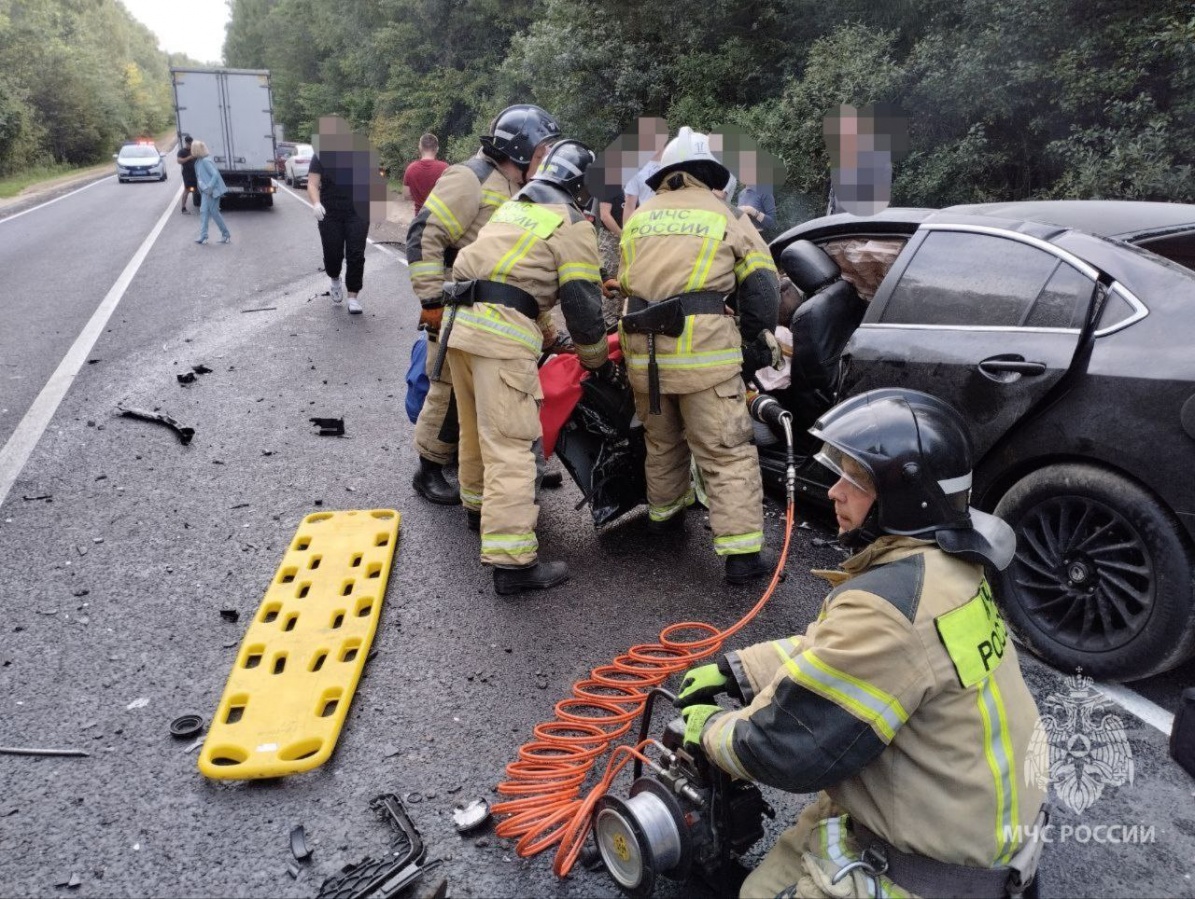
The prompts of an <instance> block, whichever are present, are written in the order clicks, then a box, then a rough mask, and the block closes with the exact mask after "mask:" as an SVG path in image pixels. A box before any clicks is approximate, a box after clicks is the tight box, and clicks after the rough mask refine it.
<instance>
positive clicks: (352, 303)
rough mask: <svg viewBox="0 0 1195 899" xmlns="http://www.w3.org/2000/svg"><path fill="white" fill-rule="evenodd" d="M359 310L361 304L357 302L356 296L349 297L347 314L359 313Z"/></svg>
mask: <svg viewBox="0 0 1195 899" xmlns="http://www.w3.org/2000/svg"><path fill="white" fill-rule="evenodd" d="M361 312H362V309H361V304H360V303H358V302H357V298H356V297H349V315H360V314H361Z"/></svg>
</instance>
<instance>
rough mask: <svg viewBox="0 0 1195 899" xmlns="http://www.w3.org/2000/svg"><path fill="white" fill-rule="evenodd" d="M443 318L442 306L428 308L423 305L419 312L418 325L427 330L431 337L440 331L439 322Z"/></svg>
mask: <svg viewBox="0 0 1195 899" xmlns="http://www.w3.org/2000/svg"><path fill="white" fill-rule="evenodd" d="M443 318H444V307H443V306H436V307H434V308H428V307H427V306H424V307H423V309H422V310H421V311H420V312H419V327H420V328H421V329H422V330H424V331H428V332H429V333H430V334H431V335H432V336H433V337H434V336H435V335H436V334H438V333H439V331H440V322H441V320H443Z"/></svg>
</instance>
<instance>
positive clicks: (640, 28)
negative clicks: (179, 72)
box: [0, 0, 1195, 205]
mask: <svg viewBox="0 0 1195 899" xmlns="http://www.w3.org/2000/svg"><path fill="white" fill-rule="evenodd" d="M228 3H229V7H230V9H231V13H232V18H231V23H230V25H229V29H228V37H227V41H226V44H225V48H224V51H225V62H226V63H227V64H228V65H231V66H238V67H244V68H268V69H270V70H271V71H272V73H273V82H274V92H275V106H276V115H277V118H278V120H279V121H280V122H281V123H283V124H284V126H285V128H286V130H287V134H288V135H289V136H291V137H293V138H299V139H302V138H304V137H306V136H307V135H309V134H310V133H311V131H312V130H313V125H314V124H315V122H316V120H317V119H318V117H319V116H320V115H324V114H328V113H333V112H335V113H340V114H341V115H344V116H345V117H346V118H348V119H349V120H350V121H351V122H352V123H353V124H354V125H355V126H357V127H359V128H362V129H364V130H365V131H367V132H368V133H369V134H370V136H371V137H372V139H373V140H374V142H375V143H376V144H377V146H378V147H379V149H380V151H381V154H382V158H383V162H384V163H385V164H387V165H388V166H390V167H391V168H395V169H398V168H400V167H401V166H402V165H403V164H404V163H405V162H407V161H409V160H410V159H411V158H413V157H414V156H415V155H416V149H415V148H416V144H417V141H418V138H419V135H420V134H421V133H422V132H424V131H427V130H430V131H434V132H436V133H437V134H439V135H440V137H441V143H442V145H445V149H446V153H445V155H446V156H447V157H448V158H449V159H459V158H461V157H462V156H464V155H465V154H467V153H469V152H471V151H472V150H473V149H474V148H475V147H476V146H477V136H478V134H479V133H480V132H481V130H482V129H483V128H484V126H485V123H486V122H487V121H488V120H489V119H490V118H491V117H492V116H493V115H494V113H495V112H497V111H498V110H499V109H501V108H502V107H503V106H505V105H507V104H508V103H511V102H518V101H532V102H537V103H539V104H541V105H543V106H545V107H546V108H548V109H549V110H551V111H553V112H554V113H555V114H556V115H557V116H558V117H559V118H560V119H561V122H562V124H563V125H564V127H565V130H566V131H567V132H568V133H569V134H570V135H575V136H577V137H580V138H582V139H583V140H586V141H588V142H590V143H592V144H593V145H595V146H598V147H603V146H605V145H606V144H607V143H608V142H609V141H610V140H611V139H612V138H614V137H615V136H616V135H617V134H619V133H620V132H622V131H627V130H630V128H631V126H632V125H633V123H634V121H635V118H636V117H637V116H641V115H659V116H664V117H666V118H667V120H668V122H669V124H670V125H671V127H672V129H673V130H674V131H675V129H676V128H677V127H678V126H680V125H683V124H689V125H692V126H695V127H698V128H706V129H712V128H717V127H722V126H732V125H733V126H738V127H739V128H741V129H743V130H745V131H746V132H747V133H748V134H750V135H753V136H754V137H755V138H757V139H758V141H759V142H760V144H761V145H762V146H763V147H764V148H766V149H768V150H770V151H771V152H772V153H774V154H775V155H777V156H778V157H780V159H782V160H783V162H784V163H785V165H786V168H787V172H788V187H789V189H790V190H792V191H797V192H801V193H805V194H808V195H810V196H811V197H824V195H825V190H826V186H827V183H828V178H829V158H828V156H827V153H826V149H825V143H824V139H823V134H822V117H823V116H824V115H825V114H826V113H827V112H829V111H830V110H832V109H834V108H836V107H837V106H838V105H839V104H841V103H851V104H855V105H860V104H865V103H888V104H894V105H895V106H897V107H899V108H900V110H902V111H903V113H904V114H905V115H906V116H907V117H908V125H909V135H910V147H909V152H908V154H907V156H906V157H905V158H904V159H903V160H902V161H901V162H899V163H898V165H897V166H896V183H895V185H894V193H895V196H894V201H895V202H898V203H905V204H910V205H941V204H946V203H952V202H970V201H980V200H992V199H1016V198H1026V197H1127V198H1142V199H1171V200H1187V201H1195V175H1193V173H1192V168H1191V160H1192V159H1195V0H887V2H885V3H875V2H873V0H839V2H836V3H833V4H827V3H825V2H824V0H706V2H705V3H701V4H680V3H673V2H668V3H658V4H644V3H640V2H637V0H524V2H519V3H510V2H507V0H354V2H351V3H328V2H326V0H228ZM167 65H168V63H167V60H166V59H165V57H164V56H163V55H162V54H161V53H160V52H158V51H157V50H156V49H155V48H154V41H153V38H152V35H150V34H149V33H148V32H147V31H146V30H145V29H144V28H143V27H142V26H140V25H137V24H136V23H134V22H132V21H131V20H130V19H129V17H128V15H127V13H126V12H125V11H124V9H123V7H121V6H120V5H119V3H118V2H117V0H0V172H3V171H4V170H5V169H6V168H7V169H11V168H13V167H14V166H16V167H19V166H20V165H22V164H26V163H29V162H32V161H36V160H38V159H39V158H41V159H51V160H66V161H79V160H87V159H94V158H96V157H97V156H99V155H102V154H103V153H105V152H109V151H110V150H111V144H112V142H113V141H115V140H117V139H119V138H121V137H124V136H127V135H128V134H130V133H133V132H136V131H139V130H143V129H153V128H155V127H160V126H161V125H163V124H164V123H165V122H167V121H168V119H169V87H168V75H167V73H166V69H167Z"/></svg>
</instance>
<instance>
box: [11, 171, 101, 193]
mask: <svg viewBox="0 0 1195 899" xmlns="http://www.w3.org/2000/svg"><path fill="white" fill-rule="evenodd" d="M105 165H106V164H105V163H101V164H100V165H84V166H70V165H43V166H37V167H36V168H32V169H26V170H25V171H23V172H19V173H17V174H15V175H10V176H9V177H7V178H0V199H3V200H7V199H11V198H12V197H15V196H16V195H17V194H19V193H20V192H21V191H23V190H24V189H25V188H27V187H29V186H30V185H33V184H40V183H41V182H43V181H53V180H55V179H57V178H65V177H68V176H70V175H81V174H83V173H84V172H90V171H98V170H99V169H102V168H104V167H105Z"/></svg>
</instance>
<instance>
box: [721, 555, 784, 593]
mask: <svg viewBox="0 0 1195 899" xmlns="http://www.w3.org/2000/svg"><path fill="white" fill-rule="evenodd" d="M775 570H776V559H775V557H774V556H773V555H772V554H771V553H769V552H757V553H742V554H740V555H735V556H727V557H726V583H728V584H734V585H736V586H737V585H739V584H749V583H751V582H752V581H755V580H759V579H760V578H765V577H771V575H772V572H773V571H775Z"/></svg>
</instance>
